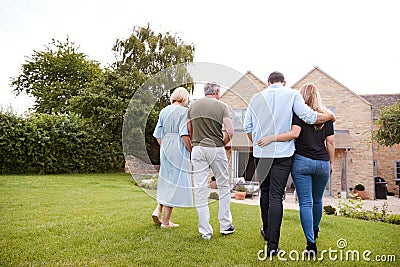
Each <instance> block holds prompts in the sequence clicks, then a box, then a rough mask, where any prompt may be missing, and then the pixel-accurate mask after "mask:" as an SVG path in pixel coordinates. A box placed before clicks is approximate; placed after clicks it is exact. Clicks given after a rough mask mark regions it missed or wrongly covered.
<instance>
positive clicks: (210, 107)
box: [188, 97, 231, 147]
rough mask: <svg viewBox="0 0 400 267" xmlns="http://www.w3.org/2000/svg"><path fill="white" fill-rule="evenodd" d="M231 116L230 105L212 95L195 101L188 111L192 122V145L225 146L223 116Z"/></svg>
mask: <svg viewBox="0 0 400 267" xmlns="http://www.w3.org/2000/svg"><path fill="white" fill-rule="evenodd" d="M226 117H228V118H231V115H230V112H229V109H228V106H227V105H226V104H225V103H223V102H221V101H219V100H217V99H215V98H210V97H204V98H201V99H198V100H196V101H194V102H193V103H192V104H191V105H190V107H189V111H188V119H189V120H191V122H192V145H193V146H206V147H221V146H222V147H223V146H224V141H223V140H224V134H223V133H222V124H223V118H226Z"/></svg>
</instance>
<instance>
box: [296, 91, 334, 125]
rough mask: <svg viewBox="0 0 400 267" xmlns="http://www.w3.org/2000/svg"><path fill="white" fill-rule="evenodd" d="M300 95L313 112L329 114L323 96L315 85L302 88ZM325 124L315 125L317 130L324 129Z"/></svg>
mask: <svg viewBox="0 0 400 267" xmlns="http://www.w3.org/2000/svg"><path fill="white" fill-rule="evenodd" d="M300 94H301V95H302V96H303V99H304V102H305V103H306V104H307V105H308V106H309V107H310V108H312V109H313V110H315V111H317V112H320V113H329V110H328V109H327V108H326V107H325V106H324V104H323V103H322V98H321V95H320V94H319V92H318V88H317V86H316V85H315V84H313V83H305V84H303V86H302V87H301V88H300ZM322 127H324V123H322V124H318V125H314V128H315V130H319V129H322Z"/></svg>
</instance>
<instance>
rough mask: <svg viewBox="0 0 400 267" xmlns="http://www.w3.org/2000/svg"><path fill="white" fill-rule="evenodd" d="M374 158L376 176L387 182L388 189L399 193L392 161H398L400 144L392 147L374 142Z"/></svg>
mask: <svg viewBox="0 0 400 267" xmlns="http://www.w3.org/2000/svg"><path fill="white" fill-rule="evenodd" d="M374 151H375V153H374V159H375V160H377V161H378V176H380V177H382V178H384V179H385V181H386V182H387V183H388V185H387V186H388V191H390V192H394V193H395V194H396V195H398V194H399V186H398V185H396V183H395V180H394V179H395V177H394V175H395V171H394V161H397V160H399V161H400V145H394V146H392V147H384V146H379V145H378V144H377V143H376V142H375V143H374Z"/></svg>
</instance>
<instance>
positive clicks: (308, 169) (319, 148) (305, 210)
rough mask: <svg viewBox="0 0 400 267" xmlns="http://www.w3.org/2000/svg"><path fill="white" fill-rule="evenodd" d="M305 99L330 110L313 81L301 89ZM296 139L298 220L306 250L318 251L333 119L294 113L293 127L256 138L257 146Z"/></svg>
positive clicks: (317, 108)
mask: <svg viewBox="0 0 400 267" xmlns="http://www.w3.org/2000/svg"><path fill="white" fill-rule="evenodd" d="M300 94H301V95H302V96H303V98H304V101H305V103H306V104H307V105H308V106H309V107H311V108H312V109H313V110H315V111H317V112H320V113H329V111H328V110H327V109H326V108H325V107H324V106H323V104H322V100H321V97H320V95H319V92H318V89H317V87H316V86H315V85H314V84H312V83H306V84H304V85H303V86H302V87H301V89H300ZM294 138H297V139H296V140H295V146H296V152H295V155H294V162H293V166H292V178H293V182H294V185H295V187H296V192H297V196H298V199H299V205H300V220H301V225H302V227H303V232H304V235H305V237H306V240H307V246H306V250H307V251H309V252H312V253H315V255H316V254H317V246H316V242H315V239H316V238H317V237H318V232H319V224H320V221H321V217H322V196H323V194H324V190H325V186H326V184H327V182H328V180H329V177H330V174H331V173H332V170H333V161H334V155H335V141H334V129H333V122H332V121H327V122H325V123H323V124H318V125H308V124H306V123H304V122H303V121H302V120H300V119H299V118H298V117H297V116H296V114H293V122H292V129H291V131H289V132H286V133H282V134H279V135H276V136H265V137H263V138H261V139H260V140H258V144H259V145H260V146H265V145H267V144H269V143H271V142H282V141H288V140H291V139H294Z"/></svg>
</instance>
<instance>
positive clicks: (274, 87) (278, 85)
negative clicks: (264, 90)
mask: <svg viewBox="0 0 400 267" xmlns="http://www.w3.org/2000/svg"><path fill="white" fill-rule="evenodd" d="M282 87H283V85H282V84H280V83H274V84H271V85H270V86H268V89H279V88H282Z"/></svg>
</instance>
